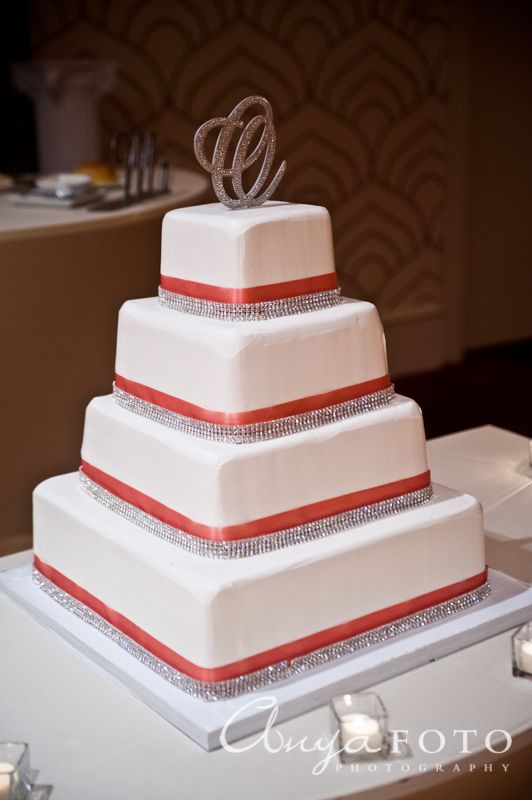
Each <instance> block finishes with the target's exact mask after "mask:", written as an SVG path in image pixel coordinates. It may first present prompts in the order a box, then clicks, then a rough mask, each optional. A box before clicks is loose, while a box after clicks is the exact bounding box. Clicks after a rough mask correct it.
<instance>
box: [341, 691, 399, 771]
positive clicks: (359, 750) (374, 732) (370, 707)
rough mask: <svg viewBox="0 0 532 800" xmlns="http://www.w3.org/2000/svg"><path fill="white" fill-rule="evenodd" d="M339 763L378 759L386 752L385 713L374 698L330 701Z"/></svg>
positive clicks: (365, 694)
mask: <svg viewBox="0 0 532 800" xmlns="http://www.w3.org/2000/svg"><path fill="white" fill-rule="evenodd" d="M331 715H332V724H333V733H336V732H338V733H339V740H338V750H339V754H340V760H341V761H343V762H344V763H345V762H348V761H353V760H359V759H372V758H380V757H382V756H383V754H384V752H385V751H386V749H387V742H388V712H387V711H386V708H385V707H384V704H383V702H382V700H381V699H380V697H379V696H378V695H377V694H373V693H371V692H359V693H357V694H341V695H338V696H337V697H333V699H332V701H331Z"/></svg>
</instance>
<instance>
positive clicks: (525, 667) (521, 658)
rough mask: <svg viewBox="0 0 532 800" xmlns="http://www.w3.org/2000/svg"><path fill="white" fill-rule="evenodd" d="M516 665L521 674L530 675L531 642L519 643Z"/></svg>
mask: <svg viewBox="0 0 532 800" xmlns="http://www.w3.org/2000/svg"><path fill="white" fill-rule="evenodd" d="M517 664H518V667H519V669H520V670H521V671H522V672H526V673H527V674H528V675H532V642H527V641H526V640H524V641H520V642H519V644H518V653H517Z"/></svg>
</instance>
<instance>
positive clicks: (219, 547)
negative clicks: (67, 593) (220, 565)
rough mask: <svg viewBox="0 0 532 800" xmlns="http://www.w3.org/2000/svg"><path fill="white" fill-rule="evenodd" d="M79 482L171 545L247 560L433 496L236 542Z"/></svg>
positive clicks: (395, 500) (397, 500) (419, 493)
mask: <svg viewBox="0 0 532 800" xmlns="http://www.w3.org/2000/svg"><path fill="white" fill-rule="evenodd" d="M79 475H80V483H81V487H82V489H83V490H84V491H85V492H86V493H87V494H88V495H89V496H90V497H92V498H93V499H94V500H97V501H98V502H99V503H101V504H102V505H103V506H105V507H106V508H108V509H109V510H110V511H114V513H115V514H119V515H120V516H121V517H124V518H125V519H127V520H128V521H129V522H133V523H134V524H135V525H138V526H139V527H140V528H144V530H146V531H148V532H149V533H152V534H153V535H154V536H158V537H159V538H160V539H164V540H165V541H166V542H170V544H174V545H177V546H178V547H181V548H182V549H183V550H186V551H187V552H188V553H193V554H194V555H197V556H204V557H207V558H247V557H248V556H256V555H260V554H261V553H269V552H271V551H272V550H281V549H282V548H284V547H291V546H292V545H296V544H302V543H303V542H310V541H313V540H314V539H323V538H324V537H326V536H331V534H334V533H340V532H341V531H345V530H348V529H349V528H354V527H356V526H357V525H363V524H364V523H366V522H372V521H373V520H376V519H381V518H382V517H389V516H391V515H392V514H398V513H399V512H401V511H407V510H408V509H411V508H417V507H418V506H420V505H422V504H423V503H428V501H429V500H430V499H431V497H432V486H431V485H429V486H426V487H424V488H423V489H417V490H416V491H414V492H408V493H406V494H402V495H399V496H398V497H392V498H390V499H389V500H381V501H380V502H378V503H371V504H370V505H366V506H360V507H359V508H353V509H351V510H350V511H343V512H342V513H340V514H334V515H333V516H330V517H323V518H322V519H317V520H314V521H313V522H305V523H303V524H301V525H295V526H294V527H293V528H284V529H283V530H280V531H275V532H273V533H266V534H263V535H262V536H254V537H252V538H249V539H233V540H229V541H225V542H223V541H211V540H210V539H202V538H200V537H199V536H194V535H193V534H190V533H186V532H185V531H183V530H180V529H179V528H174V527H173V526H172V525H168V524H167V523H166V522H161V520H159V519H156V517H152V516H151V514H147V513H146V512H145V511H141V509H140V508H137V507H136V506H134V505H131V503H127V502H126V501H125V500H122V499H121V498H120V497H117V496H116V495H114V494H112V493H111V492H108V491H107V489H104V488H103V487H102V486H100V485H99V484H98V483H95V482H94V481H93V480H91V479H90V478H88V477H87V476H86V475H85V473H84V472H83V471H82V470H80V473H79Z"/></svg>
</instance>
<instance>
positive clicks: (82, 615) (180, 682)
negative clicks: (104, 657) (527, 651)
mask: <svg viewBox="0 0 532 800" xmlns="http://www.w3.org/2000/svg"><path fill="white" fill-rule="evenodd" d="M33 580H34V582H35V584H36V585H37V586H38V587H39V589H42V591H44V592H46V594H47V595H48V596H49V597H51V598H52V599H53V600H55V601H56V602H57V603H59V605H61V606H62V607H63V608H65V609H66V610H67V611H70V612H71V613H72V614H75V615H76V616H77V617H78V618H79V619H81V620H83V622H86V623H87V624H88V625H91V626H92V627H93V628H95V629H96V630H98V631H100V633H103V635H104V636H107V637H108V638H109V639H111V640H112V641H113V642H115V644H117V645H118V646H119V647H121V648H122V649H123V650H126V651H127V652H128V653H129V654H130V655H132V656H133V657H134V658H136V659H137V660H138V661H140V662H141V663H142V664H144V666H146V667H148V668H149V669H151V670H153V671H154V672H156V673H157V674H158V675H160V676H161V678H164V680H166V681H168V682H169V683H170V684H172V686H175V687H176V688H178V689H181V690H182V691H184V692H186V693H187V694H189V695H192V696H194V697H197V698H200V699H201V700H209V701H214V700H227V699H229V698H231V697H238V696H239V695H242V694H245V693H246V692H252V691H254V690H256V689H262V688H265V687H267V686H271V685H272V684H275V683H277V682H278V681H282V680H287V679H289V678H294V677H296V676H297V675H300V674H301V673H303V672H307V671H308V670H310V669H314V668H315V667H320V666H323V665H324V664H329V663H331V662H333V661H337V660H338V659H339V658H345V657H346V656H350V655H353V653H356V652H358V651H360V650H364V649H366V648H368V647H373V646H374V645H379V644H382V643H384V642H387V641H389V640H390V639H393V638H394V637H396V636H399V635H401V634H402V633H408V632H409V631H414V630H419V628H424V627H425V626H426V625H431V624H432V623H434V622H439V621H440V620H443V619H447V618H448V617H450V616H452V615H453V614H458V613H460V612H461V611H466V610H467V609H469V608H472V607H473V606H475V605H477V604H478V603H480V602H482V601H483V600H485V599H486V598H487V597H488V596H489V594H490V591H491V589H490V584H489V581H487V582H486V583H484V584H482V586H479V588H478V589H474V590H473V591H472V592H467V593H466V594H462V595H460V596H459V597H455V598H454V599H453V600H446V601H445V602H443V603H438V604H437V605H435V606H431V607H430V608H427V609H426V610H425V611H420V612H418V613H417V614H410V615H409V616H407V617H402V618H401V619H398V620H396V621H395V622H390V623H388V624H386V625H381V626H380V627H379V628H374V629H373V630H370V631H367V632H366V633H362V634H359V635H358V636H352V637H351V638H349V639H343V640H342V641H339V642H337V643H336V644H332V645H327V646H326V647H322V648H320V649H318V650H314V651H313V652H312V653H308V654H307V655H304V656H301V657H299V658H294V659H293V660H292V661H279V662H277V663H275V664H271V665H270V666H269V667H265V668H263V669H260V670H257V671H255V672H250V673H248V674H247V675H240V676H238V677H236V678H231V679H230V680H226V681H217V682H214V683H206V682H203V681H199V680H197V679H195V678H190V677H189V676H188V675H185V674H184V673H182V672H180V671H179V670H177V669H174V668H173V667H169V666H168V664H165V662H164V661H161V659H159V658H157V657H156V656H154V655H152V654H151V653H149V652H148V651H147V650H145V649H144V648H143V647H141V646H140V645H139V644H137V643H136V642H134V641H133V640H132V639H130V638H129V636H126V635H125V634H124V633H121V632H120V631H119V630H117V628H115V627H113V625H111V624H110V623H109V622H107V621H106V620H105V619H103V617H101V616H100V615H99V614H96V612H94V611H91V609H90V608H88V607H87V606H86V605H84V604H83V603H81V602H80V601H79V600H76V599H75V598H73V597H71V596H70V595H69V594H67V593H66V592H64V591H63V590H62V589H59V588H58V587H57V586H55V584H53V583H51V581H49V580H48V579H47V578H45V577H44V575H42V573H41V572H39V570H37V569H34V570H33Z"/></svg>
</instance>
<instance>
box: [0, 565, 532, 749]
mask: <svg viewBox="0 0 532 800" xmlns="http://www.w3.org/2000/svg"><path fill="white" fill-rule="evenodd" d="M490 581H491V585H492V593H491V596H490V597H489V598H488V599H487V600H484V601H483V602H482V603H480V604H479V605H478V606H475V607H474V608H472V609H469V610H467V611H463V612H460V613H458V614H456V615H454V616H453V617H450V618H449V619H448V620H444V621H442V622H436V623H433V624H431V625H428V626H427V627H426V628H423V629H421V630H416V631H412V632H409V633H405V634H402V635H400V636H397V638H395V639H393V640H391V641H389V642H386V643H383V644H380V645H376V646H374V647H372V648H371V649H368V650H365V651H360V652H358V653H356V654H354V655H352V656H349V657H346V658H344V659H341V660H339V661H338V662H335V663H332V664H328V665H325V666H323V667H320V668H317V669H315V670H312V671H309V672H308V673H304V674H301V675H300V676H298V677H297V678H294V679H291V680H289V681H285V682H281V683H279V684H278V685H275V686H271V687H268V688H267V689H265V690H261V691H257V692H253V693H250V694H247V695H243V696H242V697H237V698H232V699H230V700H220V701H217V702H207V701H204V700H199V699H196V698H194V697H191V696H189V695H187V694H185V693H184V692H182V691H181V690H179V689H177V688H175V687H173V686H172V685H170V684H169V683H167V682H166V681H165V680H164V679H163V678H161V677H160V676H158V675H157V674H155V673H154V672H152V671H151V670H150V669H148V668H147V667H145V666H144V665H143V664H141V663H139V662H138V661H136V659H135V658H133V657H132V656H131V655H129V654H128V653H127V652H125V651H124V650H122V649H121V648H120V647H119V646H118V645H116V644H115V643H114V642H112V641H111V640H110V639H108V638H107V637H106V636H104V635H103V634H101V633H100V632H98V631H97V630H95V629H94V628H92V627H90V626H89V625H86V624H85V623H84V622H82V621H81V620H79V619H78V618H77V617H75V616H74V615H73V614H71V613H70V612H68V611H66V610H65V609H63V608H62V607H61V606H60V605H58V604H57V603H56V602H55V601H54V600H52V599H51V598H50V597H48V596H47V595H46V594H45V593H44V592H42V591H41V590H40V589H38V588H37V587H36V586H35V585H34V584H33V581H32V578H31V564H30V563H28V564H25V565H23V566H21V567H18V568H16V569H11V570H8V571H5V572H2V573H0V590H1V591H3V592H4V593H5V594H6V595H7V596H8V597H10V598H11V599H12V600H13V601H14V602H15V603H16V604H17V605H19V606H21V607H22V608H24V609H25V610H26V611H27V612H28V613H29V614H30V615H31V616H32V617H34V618H35V619H36V620H38V621H39V622H42V623H43V624H44V625H46V626H47V627H48V628H50V629H51V630H53V631H55V633H57V634H58V635H59V636H60V637H61V638H62V639H63V640H64V641H66V642H67V643H68V644H70V645H71V646H72V647H74V649H76V650H77V651H78V652H79V653H80V654H81V655H82V656H84V657H85V658H86V659H88V660H89V661H91V662H92V663H94V664H96V665H97V666H98V667H100V668H101V669H103V670H104V671H105V672H106V673H107V674H108V675H110V676H112V677H113V678H114V679H115V680H117V681H118V682H119V683H120V684H121V685H122V686H124V687H125V688H126V689H128V690H129V691H130V692H131V693H132V694H134V695H135V696H136V697H138V698H139V699H140V700H141V701H142V702H144V703H146V704H147V705H148V706H149V707H150V708H151V709H153V710H154V711H156V712H157V713H158V714H160V715H161V716H162V717H164V718H165V719H167V720H168V721H169V722H170V723H171V724H172V725H175V726H176V727H177V728H179V729H180V730H181V731H183V733H185V734H186V735H187V736H189V737H190V738H191V739H193V740H194V741H195V742H197V743H198V744H199V745H200V746H201V747H203V748H204V749H205V750H214V749H216V748H218V747H220V746H221V745H220V734H221V731H222V729H223V727H224V725H225V724H226V723H227V722H228V721H229V720H230V719H231V718H232V717H233V715H237V716H235V719H234V721H233V722H231V724H230V726H229V727H228V729H227V740H228V741H237V740H238V739H241V738H243V737H244V736H247V735H249V734H252V733H255V732H257V731H260V730H261V729H262V728H263V727H264V725H265V722H266V720H267V718H268V716H269V714H270V711H271V706H268V707H267V708H265V707H264V706H265V704H262V705H263V707H262V708H260V706H261V702H260V701H261V698H262V699H264V698H265V697H268V698H270V697H272V698H275V700H276V702H277V704H278V707H279V713H278V716H277V722H281V721H282V720H286V719H289V718H291V717H294V716H298V715H299V714H303V713H305V712H307V711H310V710H311V709H313V708H316V707H318V706H321V705H324V704H325V703H327V702H328V701H329V700H330V698H331V697H332V696H333V695H335V694H341V693H342V692H347V691H350V692H352V691H358V690H362V689H365V688H367V687H369V686H371V685H373V684H375V683H379V682H381V681H383V680H386V679H388V678H391V677H393V676H394V675H398V674H400V673H402V672H406V671H408V670H410V669H413V668H414V667H418V666H421V665H422V664H425V663H427V662H428V661H431V660H433V659H436V658H441V657H442V656H445V655H447V654H449V653H452V652H454V651H456V650H460V649H462V648H464V647H467V646H468V645H471V644H474V643H475V642H478V641H481V640H482V639H487V638H489V637H491V636H494V635H495V634H497V633H500V632H502V631H504V630H507V629H508V628H511V627H513V626H517V625H519V624H520V623H522V622H524V621H526V620H527V619H530V618H531V617H532V588H531V587H530V586H528V585H526V584H524V583H521V582H520V581H517V580H515V579H513V578H510V577H508V576H507V575H504V574H503V573H500V572H496V571H493V570H490ZM508 658H509V663H510V654H508ZM509 668H510V667H509ZM252 701H254V702H252Z"/></svg>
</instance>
